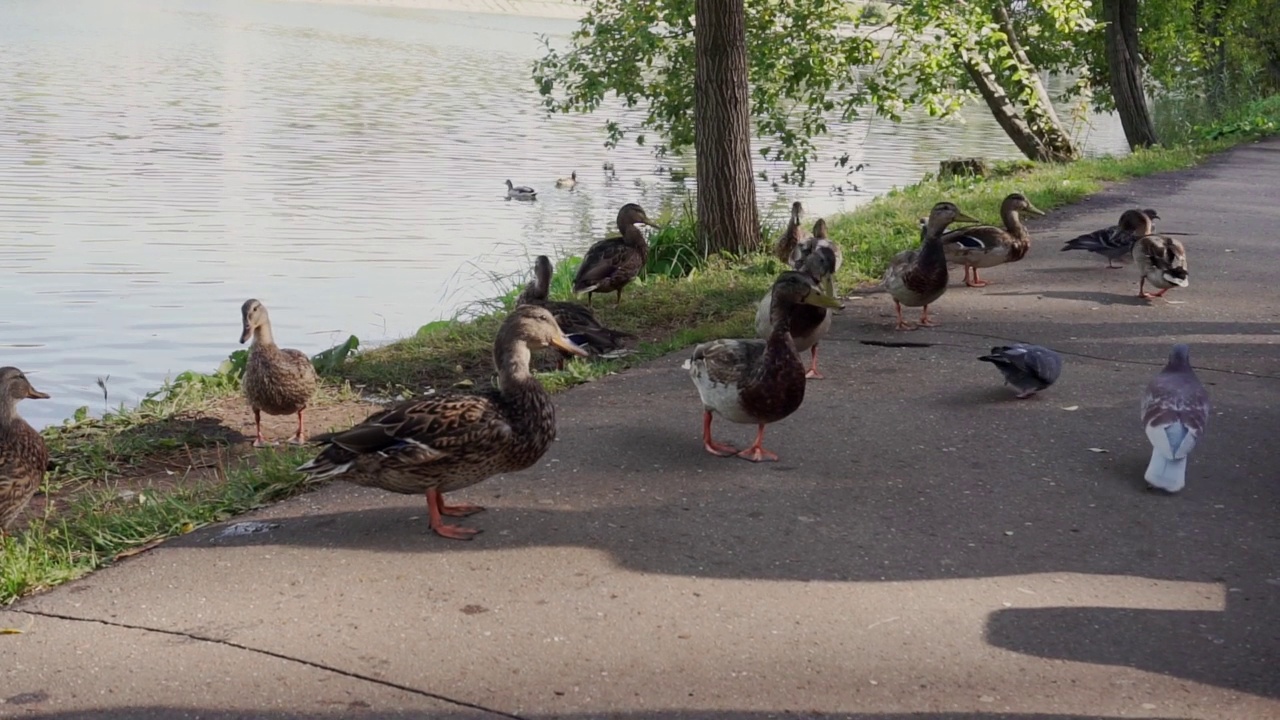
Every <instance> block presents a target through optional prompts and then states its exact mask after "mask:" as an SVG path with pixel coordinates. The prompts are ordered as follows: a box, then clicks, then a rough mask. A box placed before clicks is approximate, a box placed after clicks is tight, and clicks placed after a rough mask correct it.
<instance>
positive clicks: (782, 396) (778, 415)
mask: <svg viewBox="0 0 1280 720" xmlns="http://www.w3.org/2000/svg"><path fill="white" fill-rule="evenodd" d="M799 304H806V305H815V306H817V307H820V308H832V309H838V308H839V307H840V303H839V302H838V301H837V300H836V299H835V298H833V297H831V296H829V295H825V294H823V292H822V289H821V288H820V287H819V285H818V283H816V282H814V280H813V278H811V277H809V276H808V275H805V274H803V273H798V272H794V271H789V272H784V273H782V274H781V275H779V276H778V279H777V280H776V281H774V283H773V290H772V305H771V310H770V311H771V313H772V317H771V324H772V330H771V331H770V334H769V337H768V339H766V340H728V339H726V340H712V341H711V342H707V343H703V344H701V345H698V346H697V347H695V348H694V349H693V357H692V358H690V359H689V360H686V361H685V363H684V367H685V368H686V369H687V370H688V371H689V376H690V377H691V378H693V384H694V385H695V386H696V387H697V388H698V395H699V397H701V398H702V407H703V413H702V446H703V447H704V448H705V449H706V451H707V452H709V453H711V454H713V455H720V456H729V455H737V456H738V457H742V458H745V459H747V460H751V461H753V462H761V461H763V460H777V459H778V456H777V455H775V454H774V453H772V452H769V451H768V450H765V449H764V447H763V446H762V444H761V443H763V442H764V428H765V425H768V424H770V423H775V422H778V421H779V420H782V419H784V418H786V417H787V416H789V415H791V414H792V413H794V412H795V411H796V410H798V409H799V408H800V404H801V403H803V402H804V387H805V368H804V363H803V362H801V361H800V357H799V355H798V353H797V352H796V345H795V341H794V340H793V339H792V337H791V315H792V310H793V309H794V307H795V306H796V305H799ZM712 413H719V414H720V415H721V416H723V417H724V418H725V419H726V420H728V421H730V422H735V423H743V424H753V425H756V426H757V430H756V439H755V442H754V443H752V445H751V447H748V448H747V449H745V450H742V451H739V450H737V449H736V448H734V447H731V446H729V445H726V444H724V443H718V442H716V441H715V440H713V439H712V437H711V416H712Z"/></svg>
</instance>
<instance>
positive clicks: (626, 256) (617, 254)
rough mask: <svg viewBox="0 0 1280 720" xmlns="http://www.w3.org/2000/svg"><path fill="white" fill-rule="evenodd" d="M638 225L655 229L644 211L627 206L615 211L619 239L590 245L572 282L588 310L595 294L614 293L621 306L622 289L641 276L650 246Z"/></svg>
mask: <svg viewBox="0 0 1280 720" xmlns="http://www.w3.org/2000/svg"><path fill="white" fill-rule="evenodd" d="M637 224H644V225H648V226H650V227H658V226H657V225H654V224H653V223H652V222H650V221H649V216H647V215H645V214H644V208H642V207H640V206H639V205H637V204H635V203H627V204H626V205H623V206H622V208H621V209H619V210H618V230H620V231H621V232H622V237H612V238H606V239H604V240H601V241H600V242H598V243H596V244H594V245H592V246H591V247H590V248H589V249H588V250H587V254H586V255H585V256H583V258H582V264H581V265H579V266H578V274H577V275H576V276H574V278H573V292H574V294H576V295H581V294H582V293H586V294H587V306H588V307H590V306H591V298H592V295H594V294H595V293H598V292H600V293H607V292H617V293H618V300H617V302H616V303H615V305H620V304H622V289H623V288H624V287H626V286H627V283H629V282H631V281H632V280H634V279H635V278H636V275H639V274H640V270H641V269H643V268H644V264H645V261H646V260H648V258H649V243H648V241H646V240H645V238H644V233H642V232H640V228H638V227H636V225H637Z"/></svg>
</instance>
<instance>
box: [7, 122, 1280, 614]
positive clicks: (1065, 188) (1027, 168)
mask: <svg viewBox="0 0 1280 720" xmlns="http://www.w3.org/2000/svg"><path fill="white" fill-rule="evenodd" d="M1278 128H1280V98H1272V99H1270V100H1267V101H1264V102H1262V103H1259V104H1257V107H1256V108H1255V109H1254V112H1253V114H1250V113H1249V112H1242V113H1240V114H1239V115H1238V116H1233V117H1231V118H1227V119H1225V120H1222V121H1219V122H1218V123H1216V124H1213V125H1206V126H1202V127H1197V128H1195V133H1196V137H1197V140H1196V142H1195V143H1194V144H1190V145H1184V146H1181V147H1175V148H1167V149H1155V150H1149V151H1142V152H1138V153H1134V154H1133V155H1130V156H1127V157H1123V158H1096V159H1087V160H1083V161H1080V162H1077V163H1073V164H1071V165H1035V164H1030V163H1005V164H999V165H997V166H996V167H995V168H994V170H993V172H992V173H991V175H990V176H989V177H987V178H983V179H958V180H938V179H926V180H924V181H922V182H921V183H919V184H917V185H914V186H911V187H909V188H905V189H902V190H898V191H895V192H891V193H889V194H888V195H885V196H883V197H880V198H877V199H876V200H875V201H873V202H872V203H870V204H868V205H866V206H864V207H862V208H859V209H858V210H856V211H854V212H851V213H848V214H844V215H840V216H835V217H831V218H828V224H829V227H830V233H831V237H832V238H833V239H834V240H835V241H836V242H838V243H840V244H841V246H842V247H843V248H844V253H845V264H844V268H843V270H842V277H840V278H839V279H838V285H839V286H840V287H842V288H849V287H852V286H853V285H855V284H856V283H860V282H865V281H867V280H870V279H874V278H875V277H877V276H878V275H879V274H880V272H882V270H883V268H884V266H885V263H886V262H887V260H888V259H889V258H890V257H891V256H892V255H893V254H894V253H895V252H897V251H899V250H901V249H903V248H905V247H910V246H913V245H915V244H916V243H917V242H918V241H919V227H918V225H917V220H918V218H920V217H922V216H924V215H925V214H927V212H928V210H929V208H930V207H931V206H932V205H933V204H934V203H935V202H937V201H938V200H941V199H947V200H950V201H952V202H955V203H956V204H957V205H959V206H960V207H961V208H962V209H964V210H965V211H966V212H968V213H970V214H972V215H976V216H978V217H981V218H986V219H988V220H989V221H994V220H996V219H997V218H998V207H999V203H1000V201H1001V199H1003V197H1004V196H1005V195H1006V194H1008V193H1010V192H1014V191H1019V192H1023V193H1025V194H1026V195H1027V196H1028V197H1030V198H1031V199H1032V201H1033V202H1034V203H1035V204H1036V205H1037V206H1039V207H1040V208H1041V209H1044V210H1052V209H1053V208H1057V207H1061V206H1063V205H1067V204H1070V203H1073V202H1076V201H1078V200H1080V199H1081V198H1083V197H1085V196H1087V195H1089V194H1091V193H1094V192H1097V191H1098V190H1100V189H1101V188H1102V187H1103V186H1104V185H1106V184H1107V183H1111V182H1116V181H1123V180H1126V179H1129V178H1134V177H1141V176H1145V175H1150V174H1153V173H1158V172H1165V171H1170V170H1178V169H1182V168H1186V167H1190V166H1192V165H1194V164H1196V163H1197V162H1198V161H1199V160H1200V159H1201V158H1202V157H1204V155H1206V154H1208V153H1210V152H1213V151H1216V150H1220V149H1223V148H1225V147H1228V146H1230V145H1232V144H1234V143H1236V142H1240V141H1242V140H1246V139H1249V138H1251V137H1255V136H1258V135H1261V134H1266V133H1267V132H1275V131H1276V130H1277V129H1278ZM691 217H692V213H691V212H690V211H689V210H688V209H686V211H685V212H684V213H681V214H678V215H677V216H676V217H670V218H662V219H661V220H660V222H661V223H662V224H663V225H664V229H663V230H661V231H660V232H658V233H656V234H655V235H653V236H652V237H651V244H652V246H653V251H652V253H651V259H650V263H649V267H648V268H647V273H646V275H645V276H644V277H643V279H642V281H640V282H638V283H635V284H633V285H632V286H631V287H629V288H628V289H627V290H626V292H625V293H624V296H623V302H622V305H621V306H620V307H614V305H613V302H612V300H611V299H610V298H606V297H601V298H598V300H599V302H598V303H597V313H598V315H599V316H600V318H601V319H602V320H603V321H604V322H605V323H607V324H609V325H611V326H613V327H616V328H618V329H621V330H627V331H630V332H633V333H635V334H636V335H638V336H639V338H640V342H639V343H638V344H637V346H636V347H635V353H634V354H633V355H631V356H629V357H626V358H623V359H619V360H612V361H605V362H593V363H585V362H573V363H570V364H569V365H568V367H567V368H566V369H565V370H562V371H556V370H552V369H551V367H552V365H551V358H549V357H545V358H541V359H540V361H541V362H542V363H543V365H542V369H543V370H544V372H543V373H542V379H543V382H544V384H546V385H547V386H548V387H549V388H550V389H552V390H559V389H563V388H566V387H570V386H573V385H576V384H579V383H582V382H587V381H590V380H591V379H593V378H595V377H599V376H601V375H603V374H606V373H610V372H616V371H620V370H623V369H625V368H626V367H627V366H628V365H631V364H634V363H636V362H639V361H643V360H646V359H650V358H652V357H655V356H657V355H660V354H663V353H666V352H669V351H672V350H675V349H678V348H681V347H685V346H688V345H690V344H692V343H695V342H699V341H703V340H708V339H712V338H716V337H726V336H747V335H750V334H751V322H752V319H753V317H754V313H755V305H756V302H757V301H758V300H759V299H760V298H761V297H762V296H763V294H764V293H765V291H766V290H767V288H768V286H769V284H770V283H771V282H772V279H773V277H774V276H775V275H776V274H777V272H778V271H779V270H780V269H781V265H780V264H779V263H778V262H777V261H776V260H774V259H773V258H772V257H770V256H768V255H766V254H759V255H754V256H749V257H744V258H722V257H713V258H710V259H704V258H703V257H702V255H701V253H700V252H699V251H698V247H697V243H696V232H695V228H694V226H693V224H692V220H691V219H690V218H691ZM775 220H776V219H775ZM811 221H812V218H810V222H811ZM777 233H778V227H777V226H776V225H774V226H770V227H768V228H766V235H765V237H766V238H767V239H772V238H774V237H776V236H777ZM577 262H578V259H577V258H568V259H565V260H562V261H560V263H559V264H558V266H557V268H556V273H555V280H554V282H553V285H552V289H551V290H552V297H554V298H558V299H569V298H570V297H571V295H570V292H569V287H568V285H569V280H570V278H571V277H572V275H573V271H574V270H575V269H576V266H577ZM522 282H523V279H512V280H511V281H509V282H507V283H505V284H499V285H497V286H496V287H495V295H498V297H496V298H495V299H494V300H492V301H490V303H488V304H487V306H486V308H484V309H482V310H481V311H480V312H478V313H476V314H474V316H473V317H471V318H470V319H468V320H466V321H461V320H458V321H442V322H434V323H430V324H428V325H425V326H423V327H422V328H421V329H420V330H419V331H418V333H416V334H415V335H414V336H413V337H410V338H406V339H404V340H401V341H399V342H396V343H392V344H389V345H386V346H383V347H379V348H374V349H369V350H364V351H360V352H354V351H355V349H356V345H357V343H356V342H355V340H354V338H353V339H352V340H351V341H349V342H348V343H347V344H345V345H344V346H342V347H340V348H336V349H334V350H332V351H326V353H321V354H320V355H318V356H316V358H315V359H314V360H315V363H316V365H317V368H318V369H319V370H320V371H321V374H322V376H323V377H324V379H325V382H324V384H323V389H322V391H321V393H320V398H319V401H318V403H317V405H316V407H315V408H314V409H312V410H309V411H308V424H309V426H310V427H311V428H313V430H314V431H317V432H318V431H322V430H325V429H329V428H336V427H346V426H349V425H350V424H351V423H352V422H355V421H358V420H359V419H360V418H362V417H363V416H364V415H365V414H366V413H367V412H369V411H370V410H371V409H372V407H373V406H372V405H371V404H370V403H369V402H368V401H366V400H364V399H363V398H364V397H368V396H370V395H375V396H380V397H388V396H390V397H396V396H401V395H408V394H413V393H417V392H421V391H423V390H426V389H429V388H434V389H448V388H451V387H486V386H487V385H488V383H489V381H490V378H491V375H492V367H491V360H490V354H491V352H492V343H493V336H494V333H495V330H496V328H497V326H498V324H499V323H500V322H501V318H502V317H503V316H504V315H505V314H506V312H507V310H508V309H509V308H510V307H511V305H512V304H513V303H514V298H515V296H516V294H517V292H518V290H519V285H520V284H521V283H522ZM242 362H243V356H242V355H238V356H233V357H232V358H231V359H229V361H228V362H227V363H225V364H224V366H223V367H222V368H220V369H219V371H218V372H215V373H213V374H209V375H202V374H195V373H185V374H184V375H182V376H180V377H179V378H177V379H175V381H174V382H172V383H170V384H169V385H167V386H166V387H165V388H163V389H162V390H161V391H159V392H157V393H155V394H154V395H153V396H152V397H150V398H148V399H147V400H145V401H144V402H143V403H141V404H140V405H139V406H138V407H137V408H132V409H125V408H121V409H120V410H119V411H116V412H112V413H108V414H107V415H106V416H105V417H103V418H91V417H88V415H87V412H82V413H79V414H77V417H76V418H73V419H72V420H69V421H67V422H66V423H65V424H64V425H62V426H58V427H53V428H49V429H48V430H46V431H45V433H44V435H45V438H46V440H47V442H48V444H49V447H50V451H51V454H52V455H53V465H54V468H53V470H52V471H51V472H50V474H49V476H48V479H47V481H46V484H45V487H44V489H43V492H42V493H41V495H39V496H38V497H37V499H36V501H34V502H33V504H32V506H31V508H30V509H29V510H28V512H27V514H26V516H25V517H26V520H25V521H24V524H23V525H22V526H21V527H20V528H19V529H18V531H17V532H16V533H15V534H14V535H12V536H10V537H8V538H6V539H5V540H4V541H3V542H4V554H3V556H2V557H0V605H4V604H8V603H10V602H13V601H14V600H15V599H17V598H18V597H20V596H22V595H24V594H29V593H31V592H36V591H39V590H40V589H43V588H48V587H52V586H54V585H57V584H59V583H61V582H65V581H67V580H69V579H73V578H75V577H77V576H79V575H82V574H84V573H86V572H89V571H91V570H93V569H95V568H98V567H101V566H102V565H105V564H109V563H111V562H113V561H114V560H115V559H117V558H119V557H121V556H127V555H130V554H134V553H136V552H138V551H139V550H140V549H145V548H147V547H150V546H151V545H152V544H154V543H156V542H159V541H161V540H163V539H164V538H167V537H172V536H175V535H179V534H182V533H184V532H189V531H190V530H192V529H194V528H197V527H199V526H201V525H204V524H208V523H211V522H217V521H220V520H224V519H226V518H228V517H232V516H234V515H236V514H239V513H242V512H245V511H247V510H250V509H252V508H255V507H258V506H260V505H262V504H265V503H269V502H274V501H276V500H279V499H281V498H284V497H288V496H289V495H292V494H295V493H298V492H301V491H303V490H305V489H306V485H305V483H304V481H303V480H302V478H301V477H299V476H298V475H296V474H295V473H294V472H293V471H292V468H293V467H294V466H296V465H297V464H298V463H299V462H300V461H301V460H302V459H303V458H304V457H306V456H307V455H308V451H307V450H305V449H302V450H299V449H287V450H275V449H268V450H255V449H253V448H252V447H251V445H250V444H249V438H248V437H246V433H248V432H250V431H251V428H252V422H251V419H250V416H249V413H248V410H247V408H246V407H245V405H244V402H243V400H241V399H240V398H239V395H238V393H239V373H240V371H241V368H242ZM290 421H291V420H290V419H289V418H281V419H269V421H268V422H269V424H268V426H267V430H268V435H269V436H272V437H278V438H283V437H286V436H287V435H288V433H289V430H290V428H289V423H290Z"/></svg>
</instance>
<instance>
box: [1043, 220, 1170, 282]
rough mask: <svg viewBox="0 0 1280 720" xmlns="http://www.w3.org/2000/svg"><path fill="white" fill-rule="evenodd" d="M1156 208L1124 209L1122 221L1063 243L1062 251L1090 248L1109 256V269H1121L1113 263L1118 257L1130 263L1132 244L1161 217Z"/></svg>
mask: <svg viewBox="0 0 1280 720" xmlns="http://www.w3.org/2000/svg"><path fill="white" fill-rule="evenodd" d="M1143 218H1146V220H1145V222H1144V220H1143ZM1159 219H1160V216H1159V215H1158V214H1156V211H1155V210H1152V209H1151V208H1147V209H1146V210H1125V211H1124V213H1122V214H1121V215H1120V222H1118V223H1116V224H1115V225H1112V226H1111V227H1106V228H1103V229H1101V230H1094V231H1093V232H1091V233H1089V234H1087V235H1080V236H1079V237H1074V238H1071V239H1070V240H1068V241H1067V242H1066V243H1065V244H1064V245H1063V246H1062V252H1066V251H1068V250H1088V251H1089V252H1091V253H1096V254H1098V255H1101V256H1102V257H1104V258H1106V259H1107V266H1106V267H1107V269H1108V270H1119V269H1121V267H1122V266H1121V265H1113V264H1112V263H1114V262H1115V261H1116V260H1120V261H1121V262H1127V261H1128V260H1129V258H1130V254H1131V253H1132V252H1133V244H1134V243H1135V242H1137V240H1138V238H1140V237H1142V236H1143V235H1146V234H1147V233H1149V232H1151V228H1152V221H1155V220H1159Z"/></svg>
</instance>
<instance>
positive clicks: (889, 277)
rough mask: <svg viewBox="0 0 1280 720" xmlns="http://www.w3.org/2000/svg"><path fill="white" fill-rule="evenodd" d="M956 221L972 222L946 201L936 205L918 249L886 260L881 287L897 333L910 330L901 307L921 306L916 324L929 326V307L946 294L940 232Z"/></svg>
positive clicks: (944, 255)
mask: <svg viewBox="0 0 1280 720" xmlns="http://www.w3.org/2000/svg"><path fill="white" fill-rule="evenodd" d="M957 220H964V221H967V222H974V220H973V218H971V217H969V216H968V215H965V214H964V213H962V212H960V208H958V207H956V206H955V204H953V203H949V202H940V203H938V204H936V205H934V206H933V209H932V210H930V211H929V217H928V218H927V219H926V220H925V224H924V227H923V229H922V230H921V231H920V234H921V236H922V242H921V244H920V247H919V248H915V249H911V250H903V251H902V252H900V253H898V254H897V255H894V256H893V259H892V260H890V261H889V267H888V268H886V269H885V271H884V278H883V280H881V284H882V285H883V286H884V289H885V290H887V291H888V292H889V294H890V295H892V296H893V306H894V309H895V310H897V313H898V325H897V329H898V330H914V329H915V328H914V327H912V326H911V325H908V324H907V323H906V321H905V320H903V319H902V306H903V305H906V306H907V307H923V308H924V309H923V310H922V311H921V313H920V325H921V326H924V327H932V326H933V325H936V324H937V323H934V322H933V321H932V320H930V319H929V305H930V304H931V303H933V302H935V301H936V300H937V299H938V298H940V297H942V294H943V293H945V292H946V291H947V279H948V274H947V257H946V254H945V252H944V251H943V249H942V242H943V233H944V232H946V229H947V226H948V225H950V224H951V223H953V222H955V221H957Z"/></svg>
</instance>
